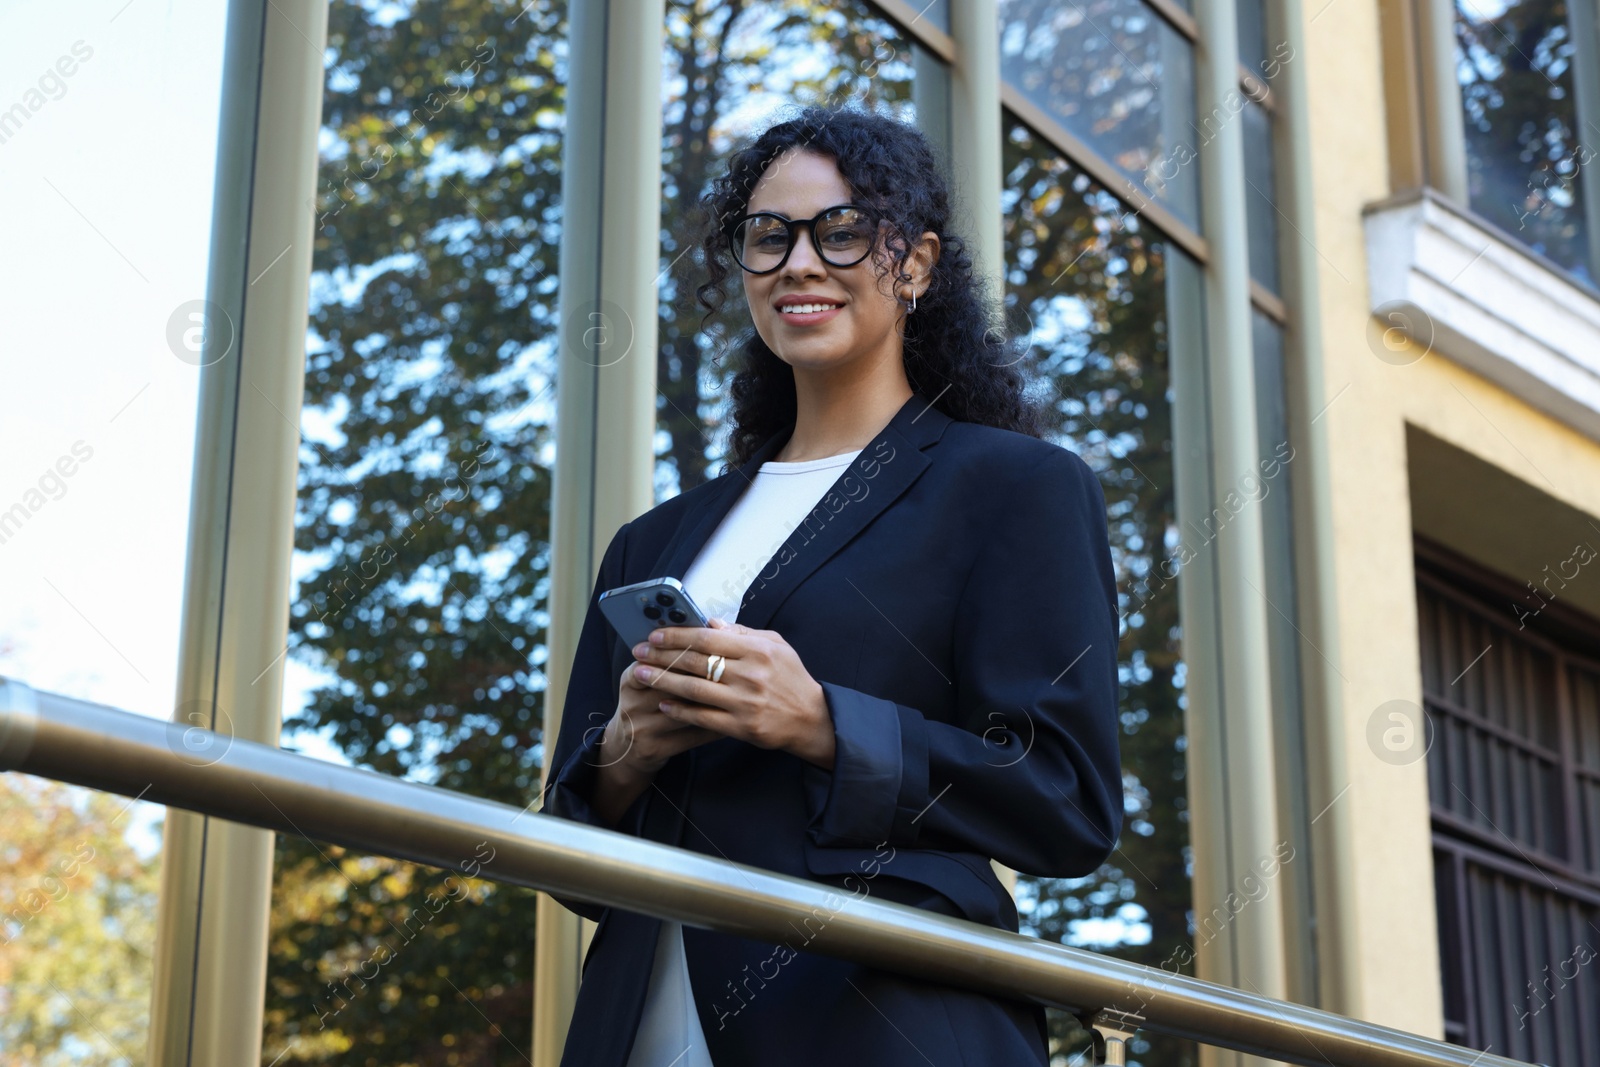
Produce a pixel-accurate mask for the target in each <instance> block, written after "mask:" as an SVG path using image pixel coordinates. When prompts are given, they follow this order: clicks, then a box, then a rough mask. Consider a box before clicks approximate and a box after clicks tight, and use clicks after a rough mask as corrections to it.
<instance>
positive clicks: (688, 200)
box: [656, 0, 949, 503]
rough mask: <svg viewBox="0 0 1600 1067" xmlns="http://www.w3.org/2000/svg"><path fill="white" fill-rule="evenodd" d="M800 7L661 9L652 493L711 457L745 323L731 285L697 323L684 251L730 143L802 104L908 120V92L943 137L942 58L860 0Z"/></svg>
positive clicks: (688, 480)
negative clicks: (719, 309) (713, 313)
mask: <svg viewBox="0 0 1600 1067" xmlns="http://www.w3.org/2000/svg"><path fill="white" fill-rule="evenodd" d="M810 11H811V8H809V7H807V8H806V9H805V12H810ZM805 12H802V11H801V9H800V8H798V7H796V5H794V4H793V3H784V2H776V0H774V2H765V3H757V4H754V5H753V6H751V7H748V8H737V7H735V8H728V7H715V8H710V9H708V10H706V11H700V10H699V9H698V8H694V9H690V8H673V9H672V11H671V14H670V17H669V18H668V21H667V40H666V54H665V57H664V61H663V64H662V77H663V79H664V82H665V84H664V86H663V100H664V107H665V113H664V119H663V122H664V126H663V130H662V137H663V143H662V174H661V181H662V190H661V192H662V197H661V205H662V217H661V228H662V239H661V256H662V259H661V283H660V286H661V323H660V341H659V345H660V348H659V354H658V368H657V382H658V388H659V390H660V400H659V401H658V405H657V422H656V437H657V445H656V450H657V464H656V501H657V503H659V502H661V501H662V500H666V499H668V498H670V497H673V496H676V495H677V494H678V493H680V492H683V491H684V490H687V489H692V488H693V487H694V486H696V485H699V484H700V483H701V482H704V481H707V480H708V479H710V478H712V477H715V476H716V472H717V470H718V469H720V468H721V465H722V460H723V455H724V453H725V451H726V436H727V435H726V429H725V427H724V426H723V418H724V405H725V404H726V402H727V401H726V397H727V386H728V384H729V382H731V380H732V378H733V374H734V371H735V370H736V369H737V367H736V364H737V358H736V353H737V351H738V347H739V345H740V344H741V343H742V340H743V338H744V337H745V336H747V334H748V333H749V332H750V331H751V330H753V329H754V326H753V325H752V324H751V322H750V318H749V313H748V312H747V310H746V309H745V307H744V300H743V297H742V296H738V295H737V294H736V295H735V296H734V297H732V298H731V299H729V301H728V303H727V304H726V306H725V310H724V311H723V313H722V314H721V315H719V316H718V317H717V318H715V319H713V320H712V323H711V325H710V326H708V327H707V329H706V330H704V331H703V330H702V329H701V326H700V322H701V314H702V312H701V309H700V308H699V306H698V305H697V304H696V303H695V297H694V287H695V286H696V285H699V284H700V283H701V282H703V281H704V277H703V274H704V271H703V268H702V267H701V266H700V265H699V264H698V263H697V262H696V259H697V258H698V257H696V256H694V255H692V254H691V253H692V251H693V248H692V245H693V242H694V240H695V235H696V234H697V232H698V229H699V226H700V223H701V217H700V212H699V208H698V207H697V206H696V205H697V204H698V200H699V197H700V196H701V194H702V193H704V192H705V191H706V190H707V189H709V187H710V184H711V181H712V179H713V178H714V177H715V176H716V174H717V173H719V172H720V171H719V168H720V167H721V166H722V165H723V163H724V161H725V160H726V159H727V156H728V153H729V152H730V151H731V150H732V149H733V148H734V146H735V145H736V144H737V143H738V142H739V141H740V140H742V139H744V138H746V137H749V136H753V135H755V134H757V133H759V132H760V131H761V130H763V129H766V128H767V127H768V126H770V125H771V124H772V123H774V122H776V121H779V120H781V119H782V118H784V117H787V116H789V115H791V114H793V113H795V112H797V111H798V110H799V108H800V107H803V106H805V105H808V104H813V103H816V104H840V105H842V104H847V103H850V104H855V105H858V106H864V107H867V108H871V109H873V110H877V111H881V112H883V113H885V114H889V115H893V116H894V117H895V118H898V119H901V120H902V121H907V122H916V121H918V118H919V112H918V107H919V103H920V104H922V105H923V110H924V111H928V112H930V113H931V114H930V115H929V116H924V118H931V119H932V120H933V125H934V126H935V128H934V129H932V130H929V131H927V132H929V134H930V137H931V138H932V139H933V140H934V142H935V143H936V144H939V143H941V141H942V142H943V143H944V144H948V137H949V133H948V122H949V109H948V98H949V80H948V72H947V71H946V70H945V69H944V67H943V64H941V63H939V62H938V60H937V59H935V58H934V57H933V56H931V55H930V54H929V53H927V52H926V51H925V50H923V49H922V48H921V47H920V46H917V45H913V44H911V43H910V42H909V41H908V40H907V38H906V37H905V36H904V35H902V34H901V33H900V31H899V29H898V28H897V27H896V26H895V25H894V23H892V22H890V21H889V20H887V19H886V18H884V17H883V16H882V15H880V14H877V13H876V12H875V11H874V9H873V8H871V7H870V6H868V5H867V4H865V3H853V2H849V0H845V2H834V3H830V4H828V5H826V6H825V7H824V8H823V9H822V12H821V14H820V15H818V14H816V13H811V14H806V13H805ZM729 19H732V20H733V24H732V25H731V26H729V25H727V23H728V20H729ZM819 26H820V27H825V28H826V32H825V33H824V32H820V31H819ZM724 41H725V42H726V43H725V44H723V43H722V42H724ZM719 45H720V47H719ZM919 78H920V79H922V81H921V83H920V84H919V83H918V79H919ZM930 103H931V104H933V105H934V106H929V104H930ZM939 104H943V107H942V109H939V110H935V107H936V106H937V105H939ZM708 147H709V150H708ZM735 283H737V279H735ZM735 289H737V285H736V284H735Z"/></svg>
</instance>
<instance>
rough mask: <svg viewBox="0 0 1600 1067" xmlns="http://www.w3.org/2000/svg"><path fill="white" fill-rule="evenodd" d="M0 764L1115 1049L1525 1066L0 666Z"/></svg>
mask: <svg viewBox="0 0 1600 1067" xmlns="http://www.w3.org/2000/svg"><path fill="white" fill-rule="evenodd" d="M8 770H10V771H21V772H24V773H27V774H34V775H38V776H41V777H44V778H52V779H55V780H57V781H62V782H70V783H73V784H76V785H81V786H87V787H89V788H91V789H97V790H102V791H104V792H109V793H118V794H121V795H123V796H128V797H141V798H143V799H145V800H148V801H152V802H154V803H159V804H165V805H168V806H171V807H178V808H185V809H188V810H190V811H195V812H199V813H201V814H204V815H210V816H215V817H217V818H222V819H229V820H232V821H234V822H240V823H246V824H249V825H252V826H259V827H264V828H266V829H270V830H276V831H278V832H280V833H291V834H300V835H303V836H305V837H307V838H311V839H317V840H322V841H328V842H332V843H334V844H338V845H343V846H346V847H348V848H353V849H358V850H361V851H364V852H369V853H375V854H378V855H383V856H390V857H393V858H395V859H401V860H410V861H413V862H416V863H424V864H428V865H431V866H435V867H443V868H447V869H452V870H453V869H457V868H462V869H465V868H466V867H468V866H471V867H472V868H474V870H472V871H471V873H473V874H476V875H477V876H478V877H482V878H487V879H491V880H493V881H497V882H504V883H507V884H511V885H520V886H527V887H530V888H534V889H542V890H544V891H545V892H547V893H553V894H556V895H558V896H565V897H571V898H573V899H577V900H584V901H589V902H592V903H595V904H601V905H607V906H610V907H617V908H624V909H627V910H629V911H635V912H641V913H646V914H650V915H655V916H659V917H661V918H666V919H676V920H678V921H680V922H684V923H687V924H689V925H692V926H698V927H703V928H706V929H709V930H716V931H719V932H722V933H728V934H737V935H739V936H741V937H748V938H752V939H754V940H758V941H764V942H770V943H774V944H776V943H778V942H781V941H784V940H786V939H790V938H792V936H793V935H794V933H795V931H796V929H798V928H800V927H802V926H804V925H805V924H806V923H807V922H808V921H809V922H810V923H811V925H812V927H813V928H814V929H815V933H814V935H813V936H812V938H811V940H810V941H808V942H807V944H806V951H810V952H817V953H820V954H822V955H827V956H834V957H838V958H840V959H847V960H851V961H854V962H857V963H861V964H865V965H868V966H872V967H878V968H882V969H885V970H890V971H895V972H898V973H901V974H907V975H911V976H914V977H917V978H922V979H927V980H932V981H937V982H942V983H947V984H949V985H952V986H957V987H962V988H966V989H971V990H976V991H978V992H982V993H988V994H992V995H998V996H1003V997H1010V998H1015V999H1020V1000H1025V1001H1030V1002H1034V1003H1038V1004H1044V1005H1049V1006H1053V1007H1057V1008H1062V1009H1065V1010H1067V1011H1071V1012H1074V1013H1076V1014H1078V1015H1079V1017H1080V1018H1084V1019H1085V1020H1086V1021H1089V1022H1092V1023H1094V1024H1095V1025H1096V1026H1097V1028H1098V1029H1100V1030H1101V1031H1102V1034H1103V1035H1104V1036H1107V1037H1111V1038H1112V1043H1113V1044H1115V1041H1116V1037H1115V1035H1116V1034H1117V1032H1118V1030H1119V1029H1121V1030H1122V1031H1124V1032H1126V1031H1129V1030H1131V1029H1132V1028H1133V1027H1134V1026H1138V1027H1141V1028H1144V1029H1148V1030H1152V1031H1158V1032H1161V1033H1166V1034H1172V1035H1175V1036H1178V1037H1185V1038H1190V1039H1193V1040H1196V1041H1202V1042H1206V1043H1208V1044H1212V1045H1219V1046H1222V1047H1224V1048H1230V1049H1236V1050H1238V1051H1240V1052H1246V1053H1252V1054H1256V1055H1260V1056H1265V1057H1269V1058H1272V1059H1276V1060H1282V1061H1287V1062H1292V1063H1300V1064H1306V1065H1307V1067H1327V1065H1330V1064H1331V1065H1333V1067H1423V1065H1439V1064H1449V1065H1457V1067H1514V1065H1516V1064H1518V1063H1519V1062H1520V1061H1517V1060H1510V1059H1505V1058H1503V1057H1500V1056H1494V1055H1490V1054H1487V1053H1480V1052H1474V1051H1472V1050H1470V1049H1465V1048H1462V1047H1460V1046H1456V1045H1449V1044H1446V1043H1444V1042H1440V1041H1435V1040H1431V1039H1429V1038H1425V1037H1421V1036H1418V1035H1416V1034H1411V1033H1407V1032H1405V1031H1402V1030H1395V1029H1391V1028H1389V1027H1385V1026H1378V1025H1376V1024H1374V1023H1369V1022H1362V1021H1360V1020H1356V1019H1350V1018H1347V1017H1345V1016H1342V1015H1336V1014H1334V1013H1332V1012H1326V1011H1320V1010H1317V1009H1314V1008H1308V1007H1305V1006H1303V1005H1300V1004H1294V1003H1290V1002H1288V1001H1281V1000H1274V999H1272V998H1270V997H1264V996H1258V995H1255V994H1251V993H1246V992H1242V991H1240V990H1237V989H1233V988H1230V987H1228V986H1224V985H1217V984H1215V983H1212V982H1204V981H1200V980H1199V979H1195V978H1188V977H1185V976H1183V975H1178V974H1173V973H1171V972H1169V971H1165V970H1161V969H1159V968H1154V967H1145V966H1141V965H1139V964H1135V963H1129V962H1127V961H1124V960H1118V959H1113V958H1111V957H1108V956H1103V955H1099V954H1097V953H1094V952H1089V951H1085V950H1082V949H1074V948H1068V947H1066V946H1065V945H1059V944H1054V943H1051V942H1047V941H1042V940H1040V939H1038V938H1034V937H1028V936H1024V935H1021V934H1014V933H1011V932H1010V931H1007V930H998V929H995V928H994V927H991V926H985V925H982V924H979V923H973V922H968V921H965V920H962V919H955V918H950V917H948V916H944V915H939V914H936V913H933V912H929V911H924V910H922V909H920V908H915V907H911V906H909V905H905V904H895V903H890V902H886V901H879V900H874V899H871V897H870V894H868V895H866V896H858V895H845V894H841V893H840V892H838V891H836V890H835V889H833V888H832V887H830V886H827V885H823V884H821V883H818V882H812V881H807V880H805V879H801V878H792V877H788V876H785V875H780V874H775V873H773V872H771V871H768V870H764V869H762V868H759V867H751V866H747V865H744V864H739V863H731V862H728V861H726V860H719V859H714V858H712V857H709V856H706V855H703V854H701V853H698V852H692V851H689V850H687V849H680V848H673V847H670V846H667V845H662V844H657V843H656V842H653V841H647V840H643V839H641V838H638V837H634V836H632V835H629V834H623V833H618V832H615V831H611V830H603V829H598V828H596V827H592V826H588V825H584V824H581V823H578V822H574V821H571V820H568V819H562V818H554V817H548V816H545V817H541V816H538V815H535V814H532V813H530V812H529V811H528V810H527V809H522V810H518V809H516V808H514V807H511V806H509V805H506V804H498V803H494V802H492V801H487V800H479V799H476V798H474V797H469V796H464V795H462V794H460V793H453V792H450V791H448V790H444V789H438V788H436V787H433V786H429V785H423V784H420V783H417V782H408V781H405V780H403V779H399V778H393V777H390V776H388V775H383V774H378V773H376V772H373V771H365V770H361V769H359V768H355V767H345V766H340V765H338V764H333V763H325V762H323V761H321V760H316V759H312V758H310V757H307V756H301V755H297V754H295V753H291V752H285V751H282V750H281V749H278V748H274V747H272V746H270V745H263V744H258V743H255V742H251V741H245V740H240V739H237V738H232V737H229V736H227V735H224V734H215V733H212V732H210V731H207V730H202V729H200V728H198V727H186V726H183V725H180V724H176V723H170V722H164V721H161V720H158V719H152V718H148V717H146V716H142V715H135V714H131V713H129V712H124V711H118V710H116V709H114V708H108V707H105V706H103V705H99V704H91V703H88V702H86V701H81V700H74V699H71V698H67V697H61V696H56V695H53V694H49V693H44V692H36V691H34V690H32V689H29V688H28V687H27V686H25V685H22V684H20V683H18V682H14V681H7V680H5V679H0V771H8ZM485 846H487V847H488V848H489V849H491V850H492V851H491V852H490V853H489V855H490V856H491V857H492V858H491V859H489V860H487V861H484V860H483V859H482V857H483V855H484V851H483V850H484V848H485ZM1116 1051H1120V1049H1114V1053H1115V1052H1116ZM1113 1062H1115V1059H1113Z"/></svg>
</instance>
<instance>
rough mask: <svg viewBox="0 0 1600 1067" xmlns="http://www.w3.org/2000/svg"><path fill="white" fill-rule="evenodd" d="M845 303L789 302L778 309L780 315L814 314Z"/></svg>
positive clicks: (839, 306)
mask: <svg viewBox="0 0 1600 1067" xmlns="http://www.w3.org/2000/svg"><path fill="white" fill-rule="evenodd" d="M841 307H844V305H843V304H787V305H785V306H783V307H781V308H779V309H778V313H779V314H780V315H814V314H816V313H817V312H819V311H832V310H833V309H834V308H841Z"/></svg>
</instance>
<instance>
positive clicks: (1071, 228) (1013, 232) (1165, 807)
mask: <svg viewBox="0 0 1600 1067" xmlns="http://www.w3.org/2000/svg"><path fill="white" fill-rule="evenodd" d="M1003 189H1004V192H1003V200H1002V205H1003V208H1004V211H1005V263H1006V305H1007V317H1008V320H1009V323H1010V326H1011V329H1012V330H1013V331H1014V332H1019V333H1026V334H1027V335H1028V336H1029V338H1030V340H1031V342H1032V347H1031V349H1030V351H1029V359H1028V362H1029V363H1030V364H1032V367H1033V368H1034V370H1035V373H1036V377H1037V379H1038V380H1039V383H1038V384H1036V386H1035V388H1038V389H1041V391H1042V393H1043V395H1045V396H1047V397H1048V398H1049V401H1050V411H1051V419H1052V421H1053V430H1054V436H1055V439H1056V440H1058V441H1059V442H1060V443H1061V444H1062V445H1064V446H1066V447H1068V448H1071V449H1073V450H1074V451H1076V452H1077V453H1078V454H1079V455H1081V456H1082V457H1083V458H1084V459H1085V461H1087V462H1088V464H1089V465H1090V466H1091V467H1092V468H1094V470H1095V472H1096V473H1097V474H1098V475H1099V476H1100V480H1101V484H1102V486H1103V488H1104V489H1105V494H1106V504H1107V511H1108V517H1109V520H1110V524H1111V529H1110V534H1111V545H1112V554H1113V558H1114V560H1115V562H1116V567H1117V585H1118V588H1119V589H1121V590H1123V592H1124V597H1125V601H1126V602H1125V605H1124V610H1123V627H1122V656H1121V658H1122V672H1121V673H1122V684H1123V686H1124V697H1123V701H1124V702H1123V706H1122V725H1123V732H1122V738H1121V743H1122V755H1123V786H1124V790H1125V793H1126V814H1125V817H1124V823H1123V831H1122V839H1121V841H1120V842H1119V847H1118V850H1117V851H1116V852H1115V853H1114V854H1113V856H1112V858H1111V859H1110V860H1108V861H1107V862H1106V863H1105V864H1104V865H1103V866H1102V867H1101V868H1100V870H1098V871H1097V872H1095V873H1094V874H1093V875H1090V876H1089V877H1087V878H1079V879H1042V878H1030V877H1020V878H1019V879H1018V898H1019V906H1020V907H1021V909H1022V911H1023V922H1024V924H1025V926H1024V929H1025V930H1028V931H1030V932H1033V933H1036V934H1037V935H1039V936H1041V937H1045V938H1048V939H1050V940H1053V941H1061V942H1064V943H1066V944H1070V945H1074V946H1076V947H1081V948H1092V949H1095V950H1097V951H1102V952H1106V953H1108V954H1110V955H1114V956H1118V957H1121V958H1124V959H1129V960H1134V961H1136V962H1139V963H1144V964H1148V965H1150V966H1165V967H1166V968H1167V969H1168V970H1172V971H1182V972H1184V973H1189V974H1192V973H1193V966H1192V964H1190V963H1189V962H1188V960H1189V958H1190V957H1191V954H1192V951H1193V950H1192V948H1191V947H1190V936H1189V922H1190V913H1191V910H1192V897H1191V893H1190V872H1189V867H1188V849H1189V830H1188V817H1187V798H1186V794H1185V783H1184V766H1185V757H1184V749H1185V747H1186V746H1185V737H1184V728H1183V701H1184V676H1185V672H1184V663H1183V650H1182V640H1181V631H1180V626H1179V619H1178V587H1177V583H1176V581H1174V580H1173V576H1174V575H1175V574H1176V570H1177V567H1176V560H1175V558H1174V556H1173V552H1172V549H1173V548H1174V547H1175V546H1176V543H1177V541H1178V528H1177V520H1176V515H1175V511H1174V493H1173V468H1172V447H1173V446H1172V402H1173V396H1172V390H1171V377H1170V365H1169V363H1168V352H1169V350H1170V338H1171V337H1172V336H1173V333H1174V331H1195V330H1197V329H1198V324H1197V323H1190V322H1174V321H1172V319H1171V317H1170V316H1169V314H1168V307H1169V303H1170V302H1171V301H1170V299H1169V296H1168V294H1169V293H1170V292H1171V291H1172V290H1171V286H1173V285H1174V284H1181V281H1180V279H1181V278H1187V277H1191V276H1194V275H1195V274H1196V272H1194V271H1192V270H1184V269H1183V268H1184V267H1185V266H1186V265H1187V261H1186V260H1185V259H1184V257H1182V255H1181V253H1179V252H1178V251H1177V250H1176V249H1175V248H1173V247H1172V246H1171V245H1169V244H1168V243H1167V242H1166V241H1165V240H1163V239H1162V238H1161V236H1160V234H1158V233H1156V232H1155V231H1154V230H1152V229H1150V228H1149V227H1147V226H1145V225H1144V224H1143V222H1142V220H1141V219H1140V218H1139V217H1138V216H1137V215H1134V214H1131V213H1129V212H1128V211H1127V209H1126V208H1125V206H1124V205H1123V204H1122V203H1121V202H1120V201H1119V200H1118V199H1117V198H1116V197H1114V196H1112V195H1111V193H1110V192H1108V191H1107V190H1106V189H1104V188H1103V187H1101V186H1098V185H1096V184H1095V183H1094V182H1093V181H1091V180H1090V179H1089V177H1088V176H1087V175H1086V174H1084V173H1083V172H1082V171H1080V170H1078V169H1077V168H1075V167H1074V166H1073V165H1072V164H1070V163H1069V162H1068V161H1067V160H1065V159H1064V158H1062V157H1061V156H1060V155H1059V154H1058V153H1057V152H1056V151H1055V150H1054V149H1053V148H1052V147H1050V146H1049V145H1047V144H1046V143H1044V142H1043V141H1042V140H1040V139H1039V138H1037V137H1035V136H1034V135H1033V134H1032V133H1031V132H1030V131H1029V130H1028V129H1027V128H1026V127H1024V126H1022V125H1021V124H1018V123H1012V124H1010V125H1009V126H1008V127H1007V134H1006V140H1005V170H1004V182H1003ZM1180 261H1181V262H1180ZM1195 284H1198V283H1197V282H1196V283H1195ZM1051 1019H1052V1021H1051V1032H1052V1043H1053V1044H1054V1045H1055V1046H1056V1047H1055V1048H1053V1049H1052V1052H1067V1051H1069V1050H1075V1049H1077V1048H1078V1047H1080V1046H1081V1041H1082V1037H1081V1035H1078V1034H1077V1033H1076V1024H1075V1022H1074V1021H1073V1020H1072V1019H1071V1018H1070V1017H1069V1016H1067V1015H1065V1014H1061V1013H1055V1012H1052V1013H1051ZM1132 1051H1133V1053H1134V1058H1133V1059H1130V1062H1142V1063H1145V1064H1155V1063H1160V1064H1180V1063H1188V1064H1193V1063H1194V1062H1195V1058H1194V1057H1195V1047H1194V1045H1193V1044H1192V1043H1190V1042H1186V1041H1179V1040H1176V1039H1173V1038H1167V1037H1162V1036H1159V1035H1141V1036H1140V1037H1139V1038H1138V1039H1136V1042H1135V1047H1134V1048H1133V1050H1132Z"/></svg>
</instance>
